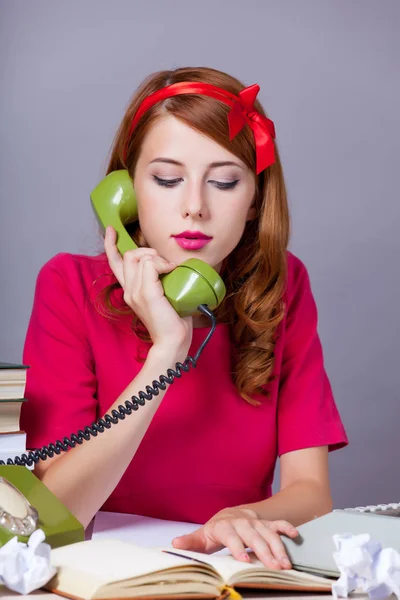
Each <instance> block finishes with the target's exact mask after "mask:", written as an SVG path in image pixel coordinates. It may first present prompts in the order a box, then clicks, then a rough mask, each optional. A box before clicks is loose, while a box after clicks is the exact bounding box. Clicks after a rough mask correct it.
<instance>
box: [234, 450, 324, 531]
mask: <svg viewBox="0 0 400 600" xmlns="http://www.w3.org/2000/svg"><path fill="white" fill-rule="evenodd" d="M280 465H281V485H280V491H279V492H278V493H277V494H275V495H274V496H271V498H268V499H267V500H262V501H261V502H255V503H253V504H246V505H243V506H241V507H238V508H250V509H252V510H254V511H255V512H256V513H257V516H258V518H260V519H267V520H268V521H275V520H277V519H285V520H286V521H289V522H290V523H292V524H293V525H296V526H297V525H300V524H301V523H305V522H307V521H311V519H314V518H315V517H319V516H321V515H324V514H326V513H328V512H330V511H331V510H332V498H331V492H330V485H329V469H328V447H327V446H320V447H317V448H304V449H303V450H295V451H294V452H288V453H287V454H283V455H282V456H281V460H280Z"/></svg>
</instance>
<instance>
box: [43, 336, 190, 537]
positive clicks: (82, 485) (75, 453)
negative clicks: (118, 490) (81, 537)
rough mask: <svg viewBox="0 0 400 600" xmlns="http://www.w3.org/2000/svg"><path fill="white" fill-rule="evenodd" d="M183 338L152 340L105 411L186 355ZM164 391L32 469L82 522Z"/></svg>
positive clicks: (110, 486) (120, 469) (122, 466)
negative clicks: (167, 342) (179, 342)
mask: <svg viewBox="0 0 400 600" xmlns="http://www.w3.org/2000/svg"><path fill="white" fill-rule="evenodd" d="M186 352H187V347H186V344H184V346H183V347H182V348H179V347H175V346H170V347H168V348H163V347H158V346H153V347H152V348H151V349H150V351H149V354H148V356H147V359H146V362H145V363H144V365H143V367H142V369H141V371H140V373H139V374H138V375H137V376H136V377H135V379H133V381H132V382H131V383H130V384H129V386H128V387H127V388H126V389H125V390H124V391H123V393H122V394H121V396H120V397H119V398H118V399H117V400H116V401H115V402H114V404H113V405H112V406H111V407H110V409H109V411H108V412H111V410H112V409H114V408H117V407H118V405H120V404H123V403H124V401H125V400H127V399H129V398H130V397H131V396H133V395H137V394H138V392H139V391H140V390H143V391H144V390H145V388H146V386H147V385H149V383H151V382H152V381H154V380H155V379H158V377H159V376H160V373H166V372H167V369H169V368H171V367H174V365H175V363H176V362H178V361H180V362H183V361H184V360H185V358H186ZM167 390H168V387H167V389H166V390H165V391H160V393H159V394H158V396H153V399H152V400H150V401H146V403H145V405H144V406H139V409H138V410H137V411H135V412H134V414H132V415H130V416H127V417H125V419H124V420H122V421H119V423H118V424H117V425H113V426H112V427H111V428H110V429H106V430H105V431H104V432H103V433H101V434H99V435H98V436H97V437H94V438H91V439H90V440H89V441H86V442H84V443H83V444H82V445H81V446H76V447H75V448H73V449H72V450H70V451H69V452H67V453H65V454H60V455H58V456H56V457H54V458H52V459H48V460H46V461H41V462H39V463H38V465H37V467H36V469H35V473H36V475H38V477H40V478H41V479H42V481H43V482H44V483H45V484H46V486H47V487H48V488H49V489H50V490H51V491H52V492H53V493H54V494H55V496H57V498H59V499H60V500H61V502H62V503H63V504H64V505H65V506H67V507H68V508H69V510H70V511H71V512H72V513H73V514H74V515H75V516H76V518H77V519H78V520H79V521H80V522H81V523H82V525H83V526H84V527H86V526H87V525H88V524H89V522H90V521H91V519H92V518H93V516H94V515H95V513H96V512H97V511H98V510H99V508H100V507H101V506H102V504H104V502H105V501H106V500H107V498H108V497H109V495H110V494H111V492H112V491H113V490H114V488H115V487H116V485H117V484H118V482H119V480H120V479H121V477H122V475H123V474H124V472H125V470H126V468H127V466H128V465H129V463H130V461H131V460H132V458H133V456H134V455H135V452H136V450H137V448H138V447H139V444H140V442H141V441H142V438H143V436H144V434H145V433H146V430H147V428H148V426H149V425H150V423H151V420H152V418H153V416H154V414H155V413H156V411H157V408H158V407H159V406H160V404H161V402H162V399H163V397H164V396H165V394H166V392H167Z"/></svg>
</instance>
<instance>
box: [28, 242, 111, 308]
mask: <svg viewBox="0 0 400 600" xmlns="http://www.w3.org/2000/svg"><path fill="white" fill-rule="evenodd" d="M115 281H116V279H115V276H114V274H113V273H112V271H111V269H110V266H109V264H108V259H107V256H106V255H105V254H104V253H103V254H99V255H97V256H88V255H84V254H71V253H68V252H61V253H59V254H56V255H55V256H53V257H52V258H50V259H49V260H48V261H47V262H46V263H45V264H44V265H43V266H42V267H41V269H40V271H39V274H38V277H37V289H41V290H43V291H47V292H48V293H50V294H51V296H52V297H54V296H56V295H58V296H60V295H62V296H65V294H66V293H67V294H68V295H71V296H73V297H75V298H76V299H77V298H78V297H82V299H84V298H86V299H87V298H88V296H91V295H92V293H93V291H94V290H96V289H102V288H105V287H106V286H108V285H110V284H111V283H114V282H115Z"/></svg>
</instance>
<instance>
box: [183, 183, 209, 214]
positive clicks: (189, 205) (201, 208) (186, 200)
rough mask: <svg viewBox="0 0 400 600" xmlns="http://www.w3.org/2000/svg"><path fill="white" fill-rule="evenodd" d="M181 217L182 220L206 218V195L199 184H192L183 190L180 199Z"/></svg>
mask: <svg viewBox="0 0 400 600" xmlns="http://www.w3.org/2000/svg"><path fill="white" fill-rule="evenodd" d="M182 216H183V217H184V218H186V217H193V218H198V219H206V218H208V207H207V202H206V194H205V191H204V190H203V188H202V185H201V183H200V182H198V183H196V184H195V183H193V184H192V185H190V186H188V188H187V189H186V190H185V193H184V196H183V198H182Z"/></svg>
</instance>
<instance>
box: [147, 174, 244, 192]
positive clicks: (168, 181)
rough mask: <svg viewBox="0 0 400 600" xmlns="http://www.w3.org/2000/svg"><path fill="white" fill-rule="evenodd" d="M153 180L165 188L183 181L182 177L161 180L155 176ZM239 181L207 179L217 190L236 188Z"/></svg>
mask: <svg viewBox="0 0 400 600" xmlns="http://www.w3.org/2000/svg"><path fill="white" fill-rule="evenodd" d="M153 179H154V181H155V182H156V183H157V184H158V185H160V186H162V187H167V188H172V187H175V186H177V185H178V184H179V183H181V182H182V181H183V179H182V177H177V178H176V179H162V178H161V177H157V175H153ZM239 181H240V180H239V179H235V180H233V181H228V182H226V181H216V180H214V179H209V181H208V183H211V184H212V185H214V186H215V187H216V188H217V189H219V190H232V189H233V188H235V187H236V186H237V184H238V183H239Z"/></svg>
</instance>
